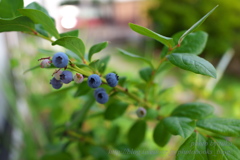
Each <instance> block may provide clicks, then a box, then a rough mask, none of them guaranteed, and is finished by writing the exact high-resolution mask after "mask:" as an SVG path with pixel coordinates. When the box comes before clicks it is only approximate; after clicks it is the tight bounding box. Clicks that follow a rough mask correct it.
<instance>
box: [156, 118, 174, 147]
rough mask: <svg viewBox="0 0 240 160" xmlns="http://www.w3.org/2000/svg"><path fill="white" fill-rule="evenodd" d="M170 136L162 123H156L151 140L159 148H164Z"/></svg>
mask: <svg viewBox="0 0 240 160" xmlns="http://www.w3.org/2000/svg"><path fill="white" fill-rule="evenodd" d="M170 138H171V134H170V133H169V132H168V130H167V129H166V127H165V126H164V124H163V121H160V122H158V124H157V125H156V127H155V129H154V131H153V140H154V142H155V143H156V144H157V145H159V146H161V147H164V146H165V145H166V144H167V143H168V142H169V140H170Z"/></svg>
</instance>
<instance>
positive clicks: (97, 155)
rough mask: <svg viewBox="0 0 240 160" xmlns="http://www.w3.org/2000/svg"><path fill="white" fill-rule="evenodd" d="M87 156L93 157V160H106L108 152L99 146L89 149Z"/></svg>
mask: <svg viewBox="0 0 240 160" xmlns="http://www.w3.org/2000/svg"><path fill="white" fill-rule="evenodd" d="M89 154H90V155H91V156H93V157H94V159H95V160H108V159H109V157H108V152H107V151H106V150H105V149H103V148H102V147H99V146H91V147H89Z"/></svg>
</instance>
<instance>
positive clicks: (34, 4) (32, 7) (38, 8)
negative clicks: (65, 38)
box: [25, 2, 50, 17]
mask: <svg viewBox="0 0 240 160" xmlns="http://www.w3.org/2000/svg"><path fill="white" fill-rule="evenodd" d="M25 9H35V10H39V11H42V12H43V13H45V14H46V15H48V16H49V17H50V15H49V13H48V11H47V10H46V9H45V8H44V7H43V6H41V5H40V4H38V3H37V2H32V3H30V4H29V5H27V6H26V7H25Z"/></svg>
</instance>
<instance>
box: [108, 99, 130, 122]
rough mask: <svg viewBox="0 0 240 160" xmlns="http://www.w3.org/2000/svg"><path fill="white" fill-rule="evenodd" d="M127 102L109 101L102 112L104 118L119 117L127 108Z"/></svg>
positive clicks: (112, 118)
mask: <svg viewBox="0 0 240 160" xmlns="http://www.w3.org/2000/svg"><path fill="white" fill-rule="evenodd" d="M127 107H128V104H127V103H124V102H119V101H115V102H113V103H110V104H109V105H108V107H107V109H106V110H105V112H104V118H105V119H107V120H114V119H116V118H118V117H120V116H121V115H122V114H123V113H124V112H125V110H126V109H127Z"/></svg>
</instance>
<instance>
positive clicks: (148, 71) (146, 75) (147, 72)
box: [139, 67, 153, 82]
mask: <svg viewBox="0 0 240 160" xmlns="http://www.w3.org/2000/svg"><path fill="white" fill-rule="evenodd" d="M152 71H153V70H152V68H150V67H146V68H142V69H141V70H140V71H139V74H140V77H141V78H142V79H143V80H144V81H146V82H148V81H149V80H150V79H151V77H152Z"/></svg>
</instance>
